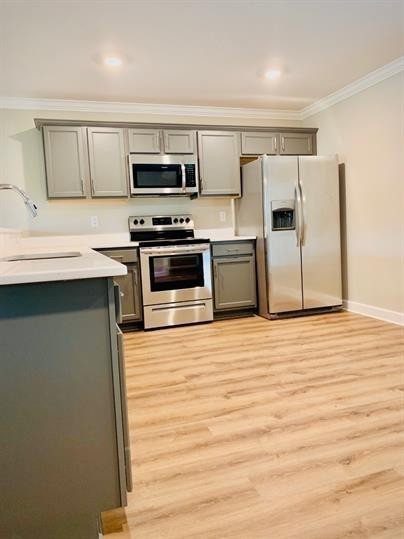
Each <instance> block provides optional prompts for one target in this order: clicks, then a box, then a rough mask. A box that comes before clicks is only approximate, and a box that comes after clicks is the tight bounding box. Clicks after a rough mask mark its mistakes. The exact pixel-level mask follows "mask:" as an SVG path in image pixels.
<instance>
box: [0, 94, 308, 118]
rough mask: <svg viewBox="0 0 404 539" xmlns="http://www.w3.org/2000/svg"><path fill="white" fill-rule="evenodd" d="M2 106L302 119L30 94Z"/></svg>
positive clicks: (2, 100)
mask: <svg viewBox="0 0 404 539" xmlns="http://www.w3.org/2000/svg"><path fill="white" fill-rule="evenodd" d="M0 108H3V109H17V110H51V111H67V112H104V113H107V112H112V113H122V114H159V115H164V116H201V117H208V116H210V117H214V118H251V119H257V118H258V119H262V120H300V112H299V111H291V110H271V109H254V108H233V107H201V106H194V105H164V104H149V103H121V102H117V101H111V102H108V101H79V100H71V99H35V98H30V97H0Z"/></svg>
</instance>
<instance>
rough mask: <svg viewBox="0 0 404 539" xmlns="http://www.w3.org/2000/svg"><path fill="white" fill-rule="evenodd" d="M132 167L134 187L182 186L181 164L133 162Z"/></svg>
mask: <svg viewBox="0 0 404 539" xmlns="http://www.w3.org/2000/svg"><path fill="white" fill-rule="evenodd" d="M132 167H133V183H134V185H133V187H135V188H137V187H139V188H151V189H158V188H160V187H163V188H164V187H181V167H180V166H179V165H139V164H133V165H132Z"/></svg>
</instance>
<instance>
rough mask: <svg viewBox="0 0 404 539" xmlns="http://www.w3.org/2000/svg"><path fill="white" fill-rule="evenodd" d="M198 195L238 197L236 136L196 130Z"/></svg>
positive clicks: (238, 149) (223, 132)
mask: <svg viewBox="0 0 404 539" xmlns="http://www.w3.org/2000/svg"><path fill="white" fill-rule="evenodd" d="M198 153H199V184H200V194H201V196H240V195H241V179H240V133H234V132H231V131H199V132H198Z"/></svg>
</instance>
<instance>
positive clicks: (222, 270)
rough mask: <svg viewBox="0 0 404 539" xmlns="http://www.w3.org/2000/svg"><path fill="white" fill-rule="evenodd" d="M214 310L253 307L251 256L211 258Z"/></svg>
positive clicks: (253, 281)
mask: <svg viewBox="0 0 404 539" xmlns="http://www.w3.org/2000/svg"><path fill="white" fill-rule="evenodd" d="M213 274H214V287H215V288H214V293H215V310H216V311H220V310H230V309H244V308H247V307H255V306H256V304H257V300H256V285H255V258H254V257H253V256H240V257H234V258H232V257H227V258H225V257H224V258H214V259H213Z"/></svg>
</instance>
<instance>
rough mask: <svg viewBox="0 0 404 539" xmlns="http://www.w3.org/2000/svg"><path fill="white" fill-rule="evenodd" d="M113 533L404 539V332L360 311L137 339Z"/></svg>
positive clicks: (130, 337)
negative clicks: (127, 469)
mask: <svg viewBox="0 0 404 539" xmlns="http://www.w3.org/2000/svg"><path fill="white" fill-rule="evenodd" d="M125 347H126V371H127V385H128V398H129V401H128V403H129V422H130V428H131V444H132V464H133V474H134V492H133V493H132V494H130V495H129V505H128V507H127V508H126V511H125V514H126V518H125V519H123V518H122V512H110V513H108V514H106V515H104V521H105V523H106V529H107V530H111V531H113V530H121V531H117V532H113V533H109V534H108V535H107V537H108V539H132V538H133V539H230V538H231V539H348V538H349V539H364V538H365V539H403V538H404V506H403V502H402V500H403V499H404V498H403V497H404V449H403V448H404V428H403V427H404V415H403V414H404V330H403V328H400V327H399V326H394V325H391V324H386V323H384V322H381V321H379V320H375V319H371V318H366V317H361V316H357V315H354V314H351V313H346V312H342V313H337V314H332V315H322V316H312V317H306V318H295V319H288V320H278V321H268V320H264V319H262V318H259V317H253V318H246V319H236V320H224V321H221V322H214V323H213V324H203V325H196V326H188V327H183V328H174V329H169V330H158V331H152V332H144V333H129V334H126V335H125Z"/></svg>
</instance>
